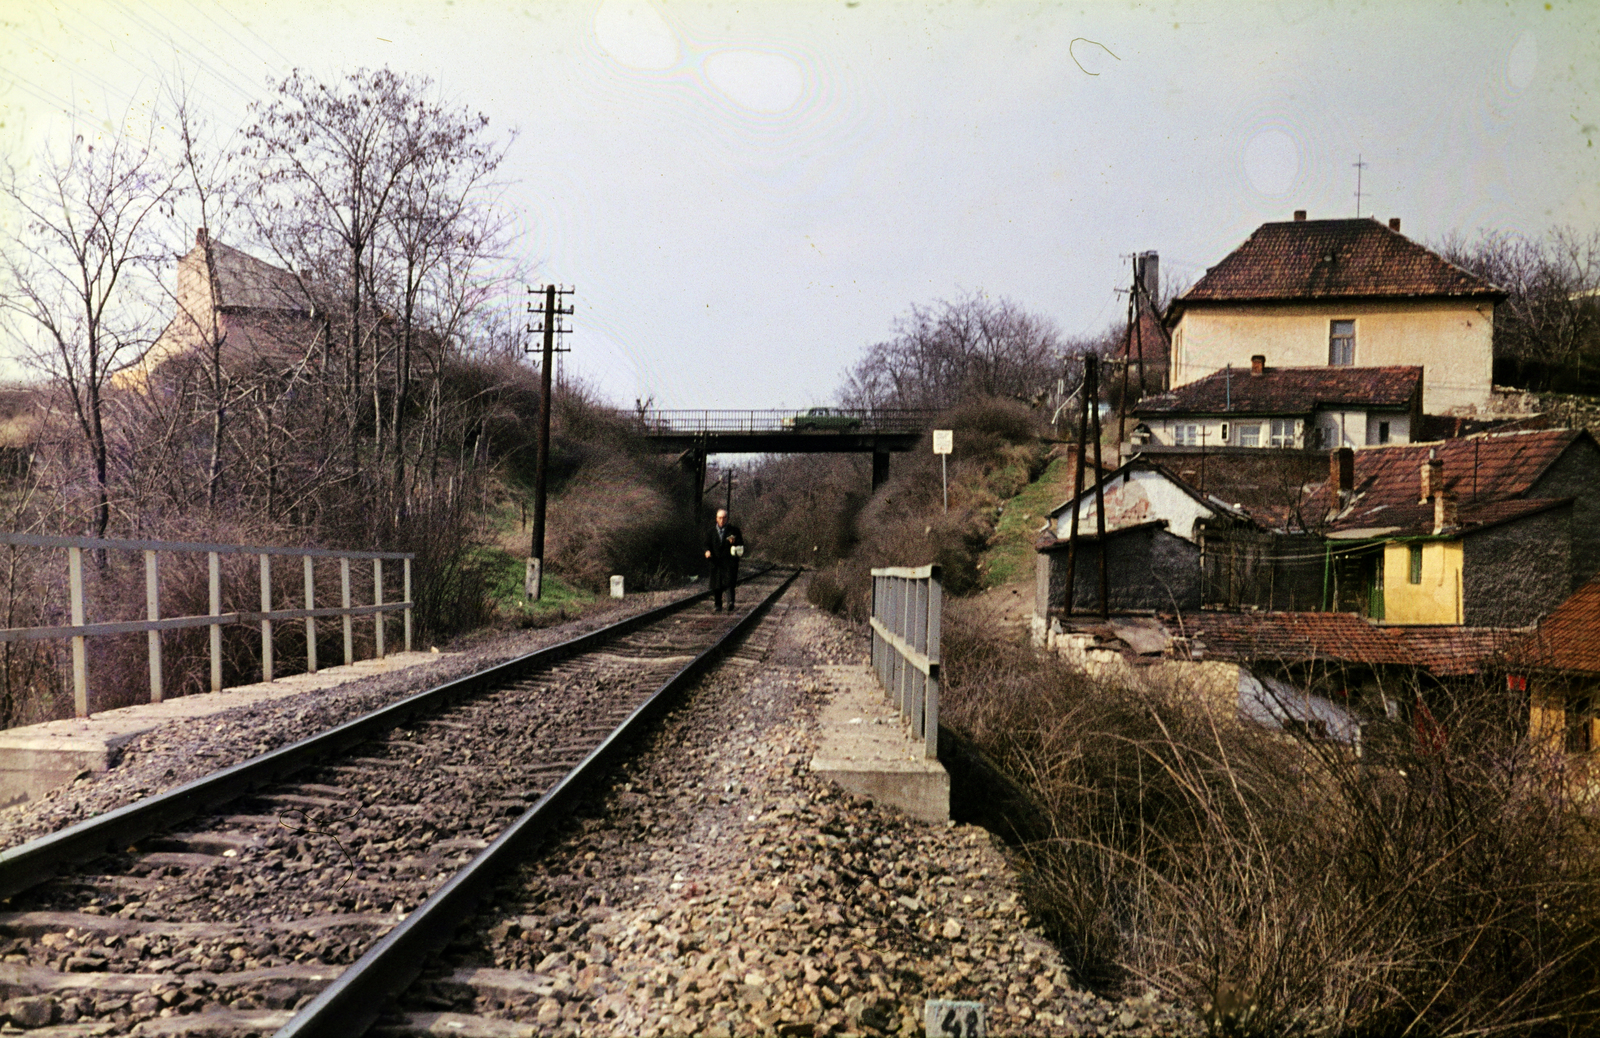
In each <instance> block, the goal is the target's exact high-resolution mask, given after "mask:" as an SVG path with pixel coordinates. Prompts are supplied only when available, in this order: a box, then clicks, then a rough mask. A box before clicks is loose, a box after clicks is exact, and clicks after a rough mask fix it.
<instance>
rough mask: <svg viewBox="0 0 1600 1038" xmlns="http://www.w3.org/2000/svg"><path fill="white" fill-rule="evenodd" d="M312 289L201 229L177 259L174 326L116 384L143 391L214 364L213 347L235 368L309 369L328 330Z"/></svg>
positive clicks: (119, 374)
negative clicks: (183, 369) (173, 373)
mask: <svg viewBox="0 0 1600 1038" xmlns="http://www.w3.org/2000/svg"><path fill="white" fill-rule="evenodd" d="M313 291H314V289H313V286H312V285H311V284H310V283H309V281H308V280H307V279H305V278H303V277H301V276H300V275H297V274H295V273H293V272H292V271H289V270H285V269H284V268H282V267H278V266H274V265H273V264H271V263H267V262H265V261H264V260H260V259H257V258H256V257H254V256H251V255H250V254H249V253H246V252H242V251H240V250H239V249H235V248H233V247H232V246H229V245H225V244H223V243H222V242H220V241H216V240H214V239H212V238H211V237H210V236H209V235H208V233H207V231H206V229H205V228H204V227H202V228H200V229H199V230H197V231H196V232H195V243H194V247H193V248H191V249H190V250H189V251H188V252H187V253H185V254H184V255H183V256H182V257H180V258H179V260H178V269H177V284H176V291H175V292H174V294H173V296H172V299H173V302H174V304H175V306H174V310H175V313H174V315H173V317H172V320H171V321H169V322H168V324H167V326H166V328H165V329H163V330H162V332H161V335H160V336H159V337H158V338H157V339H156V341H155V342H154V343H153V344H152V345H151V346H150V348H149V349H147V350H146V351H145V352H144V353H143V354H142V355H141V356H140V357H139V358H138V359H137V360H135V361H134V362H133V363H131V364H129V365H128V366H127V367H124V368H122V369H121V370H119V371H117V372H114V373H113V374H112V376H111V384H112V386H113V387H114V388H117V389H131V390H140V391H143V390H145V389H147V388H148V386H149V385H150V381H151V379H152V378H153V377H154V376H155V375H156V373H157V372H158V371H159V370H160V369H161V368H162V367H164V366H165V365H169V364H182V363H184V362H186V361H195V360H199V359H205V358H208V357H209V355H210V353H211V351H212V348H213V347H214V346H215V347H217V348H218V349H219V352H220V358H219V359H220V360H221V362H222V365H223V366H224V367H225V368H228V369H230V370H238V369H240V368H242V367H256V366H260V365H262V364H265V365H268V366H270V367H275V368H282V367H292V366H295V365H297V364H303V363H305V362H306V361H307V359H308V358H309V357H311V356H312V355H313V353H314V352H315V350H316V349H317V348H318V347H319V346H320V345H321V343H322V337H323V336H324V334H325V332H326V326H325V324H324V323H323V321H322V320H321V318H320V317H319V316H318V314H317V309H318V307H317V303H316V301H315V300H314V299H313V296H312V293H313Z"/></svg>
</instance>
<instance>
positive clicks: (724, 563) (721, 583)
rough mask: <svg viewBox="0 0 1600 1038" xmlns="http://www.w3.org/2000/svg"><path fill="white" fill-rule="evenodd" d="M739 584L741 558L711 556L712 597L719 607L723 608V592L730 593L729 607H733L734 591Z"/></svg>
mask: <svg viewBox="0 0 1600 1038" xmlns="http://www.w3.org/2000/svg"><path fill="white" fill-rule="evenodd" d="M738 584H739V560H738V559H735V558H720V559H719V558H717V557H716V556H715V555H713V556H711V597H712V598H713V599H715V600H716V603H717V608H718V609H721V608H722V594H723V592H724V591H726V592H727V594H728V608H729V609H732V608H733V592H734V588H736V587H737V586H738Z"/></svg>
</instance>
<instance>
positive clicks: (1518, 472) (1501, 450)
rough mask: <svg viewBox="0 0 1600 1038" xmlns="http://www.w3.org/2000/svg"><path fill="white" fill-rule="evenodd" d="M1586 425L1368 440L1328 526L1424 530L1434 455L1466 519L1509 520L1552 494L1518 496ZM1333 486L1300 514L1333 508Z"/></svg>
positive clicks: (1429, 522) (1544, 504)
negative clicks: (1425, 479) (1427, 471)
mask: <svg viewBox="0 0 1600 1038" xmlns="http://www.w3.org/2000/svg"><path fill="white" fill-rule="evenodd" d="M1587 435H1588V434H1587V433H1585V432H1584V431H1583V430H1581V429H1542V430H1537V431H1533V432H1519V433H1505V434H1498V435H1497V434H1492V433H1491V434H1485V435H1478V436H1468V437H1464V438H1461V439H1456V440H1444V441H1442V442H1440V443H1420V444H1417V443H1413V444H1399V445H1395V446H1389V447H1367V448H1363V449H1361V450H1358V451H1356V452H1355V481H1354V489H1353V491H1352V493H1351V497H1350V501H1349V502H1348V504H1347V505H1346V506H1345V507H1344V508H1343V509H1342V510H1341V511H1340V512H1339V516H1338V518H1337V519H1335V520H1334V521H1333V523H1332V524H1331V527H1332V529H1333V530H1335V531H1339V530H1344V531H1350V530H1362V529H1383V528H1391V527H1397V528H1400V529H1402V530H1420V529H1421V528H1423V527H1426V528H1427V530H1428V531H1429V532H1431V530H1432V527H1433V506H1432V504H1431V503H1426V504H1425V503H1423V502H1422V501H1421V495H1422V466H1423V465H1425V464H1426V463H1427V461H1428V459H1429V457H1430V456H1432V457H1434V458H1436V459H1437V460H1439V461H1441V462H1443V463H1444V474H1443V479H1444V489H1445V490H1446V491H1448V492H1450V493H1453V494H1454V495H1455V496H1456V501H1457V503H1458V507H1459V511H1460V517H1461V521H1462V523H1463V524H1464V525H1480V526H1481V525H1484V524H1487V523H1494V522H1504V521H1506V520H1507V519H1511V518H1517V517H1520V516H1522V515H1526V514H1529V513H1530V512H1533V511H1537V510H1539V509H1540V508H1548V507H1552V506H1553V505H1554V504H1555V502H1553V501H1551V500H1548V499H1540V500H1528V501H1523V500H1519V499H1521V498H1523V497H1524V495H1526V494H1527V493H1528V492H1529V491H1530V490H1531V489H1532V488H1533V485H1534V483H1536V482H1537V481H1538V480H1539V477H1541V476H1542V475H1544V473H1545V471H1546V470H1547V469H1549V467H1550V466H1551V465H1552V464H1554V463H1555V461H1556V459H1557V458H1559V457H1561V455H1562V454H1563V453H1565V452H1566V450H1567V449H1568V448H1569V447H1571V446H1572V445H1573V444H1574V443H1576V442H1577V441H1578V440H1579V439H1580V438H1583V437H1585V436H1587ZM1329 503H1330V491H1329V487H1328V484H1327V483H1326V482H1324V483H1323V485H1322V486H1321V487H1319V488H1318V489H1317V490H1316V492H1315V493H1313V494H1312V496H1311V499H1310V500H1309V501H1308V503H1307V505H1306V507H1305V509H1304V510H1303V514H1305V515H1309V516H1323V515H1326V514H1328V511H1329Z"/></svg>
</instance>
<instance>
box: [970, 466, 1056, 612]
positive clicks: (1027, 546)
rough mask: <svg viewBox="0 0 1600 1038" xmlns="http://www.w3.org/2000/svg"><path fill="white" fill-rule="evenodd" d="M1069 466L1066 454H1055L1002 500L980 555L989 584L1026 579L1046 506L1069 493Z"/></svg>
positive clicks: (1050, 507) (1049, 507) (1054, 503)
mask: <svg viewBox="0 0 1600 1038" xmlns="http://www.w3.org/2000/svg"><path fill="white" fill-rule="evenodd" d="M1072 476H1073V470H1072V466H1071V464H1069V462H1068V459H1066V458H1056V459H1055V460H1054V461H1052V462H1050V464H1049V465H1048V466H1047V467H1046V468H1045V470H1044V472H1042V473H1040V475H1039V478H1038V479H1036V480H1034V481H1033V482H1032V483H1029V484H1027V485H1026V486H1024V487H1023V488H1022V489H1021V490H1020V491H1018V492H1017V494H1016V496H1014V497H1012V498H1010V499H1009V500H1007V501H1006V502H1005V505H1004V507H1003V510H1002V511H1001V513H1000V521H999V522H998V523H996V524H995V531H994V536H993V537H992V538H991V539H990V542H989V545H990V546H989V549H988V551H987V552H986V553H985V555H984V561H985V562H986V563H987V565H986V566H985V570H984V571H985V572H986V573H987V574H988V576H987V583H988V585H989V586H990V587H998V586H999V585H1001V584H1009V583H1011V582H1013V581H1016V580H1026V579H1027V578H1028V577H1030V576H1031V575H1032V574H1033V555H1034V550H1033V544H1034V540H1035V539H1036V538H1037V537H1038V536H1039V527H1040V526H1042V525H1043V524H1044V515H1045V513H1046V512H1048V511H1049V510H1050V509H1052V508H1054V507H1056V506H1057V505H1059V504H1061V502H1063V501H1065V500H1067V499H1068V498H1070V497H1071V496H1072Z"/></svg>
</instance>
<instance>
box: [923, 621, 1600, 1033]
mask: <svg viewBox="0 0 1600 1038" xmlns="http://www.w3.org/2000/svg"><path fill="white" fill-rule="evenodd" d="M944 631H945V637H944V644H943V658H944V673H945V679H946V681H945V692H944V699H943V710H944V715H943V716H944V718H945V720H946V721H947V723H948V724H950V725H951V726H952V728H954V729H956V730H958V731H960V732H962V733H964V734H965V735H967V736H968V737H970V738H971V740H972V741H973V742H974V743H975V744H976V745H977V746H978V747H979V748H980V749H981V750H982V751H983V752H984V753H985V754H987V755H988V757H989V758H990V759H991V760H993V761H994V762H995V763H996V765H997V766H998V767H999V768H1000V769H1001V770H1002V771H1003V772H1005V773H1006V774H1009V775H1010V776H1012V777H1013V778H1014V779H1015V780H1016V781H1018V782H1019V783H1020V784H1022V785H1023V786H1024V787H1025V788H1026V789H1027V790H1028V792H1029V794H1030V796H1031V798H1032V800H1033V802H1034V804H1035V805H1036V807H1037V811H1038V817H1037V818H1035V819H1033V820H1032V823H1031V825H1029V826H1017V825H1013V827H1012V835H1013V836H1015V837H1017V838H1018V840H1019V842H1018V853H1019V856H1020V857H1021V859H1022V862H1023V866H1024V884H1025V890H1026V895H1027V897H1028V900H1029V902H1030V907H1031V910H1032V911H1033V912H1034V914H1035V915H1036V916H1037V917H1038V918H1040V919H1041V920H1042V921H1043V922H1044V924H1045V925H1046V927H1047V929H1048V930H1049V932H1050V933H1051V935H1052V937H1053V938H1054V939H1055V940H1056V941H1057V942H1058V943H1059V944H1060V946H1061V947H1062V949H1063V951H1064V952H1065V953H1066V954H1067V956H1068V958H1069V961H1070V962H1071V964H1072V966H1073V968H1074V970H1075V971H1076V972H1077V973H1078V975H1079V977H1080V978H1081V979H1083V980H1084V981H1086V982H1088V983H1091V984H1093V985H1095V986H1097V987H1100V988H1102V989H1105V990H1109V991H1115V990H1116V989H1118V988H1125V987H1135V986H1139V985H1149V986H1152V987H1154V988H1157V989H1159V990H1161V991H1163V992H1165V993H1166V994H1167V995H1169V996H1171V997H1175V998H1178V999H1181V1000H1184V1001H1186V1002H1187V1003H1188V1004H1190V1005H1192V1006H1194V1007H1195V1008H1196V1009H1197V1010H1198V1011H1200V1012H1201V1013H1202V1015H1204V1016H1205V1017H1206V1018H1207V1019H1208V1021H1209V1022H1210V1024H1211V1026H1212V1029H1213V1031H1214V1032H1215V1033H1219V1034H1237V1035H1247V1034H1252V1035H1253V1034H1260V1035H1267V1034H1401V1033H1423V1034H1451V1033H1469V1032H1470V1033H1483V1034H1489V1033H1515V1034H1528V1035H1544V1034H1551V1035H1555V1034H1560V1035H1567V1034H1577V1033H1587V1032H1588V1031H1589V1030H1590V1029H1592V1028H1593V1027H1594V1026H1595V1024H1596V1022H1597V1021H1600V965H1597V964H1600V947H1597V944H1596V942H1597V939H1600V863H1597V860H1596V858H1595V856H1594V854H1593V848H1594V847H1595V846H1596V843H1595V833H1594V832H1593V829H1592V825H1591V820H1590V819H1589V818H1588V817H1587V816H1585V815H1583V814H1581V813H1579V812H1577V811H1575V810H1574V809H1573V805H1572V804H1571V803H1569V802H1566V801H1565V800H1564V799H1563V797H1562V795H1561V794H1560V792H1559V791H1560V789H1561V788H1562V786H1561V784H1560V781H1559V779H1560V776H1559V774H1558V773H1557V771H1556V770H1555V769H1553V768H1552V767H1551V764H1550V762H1549V761H1548V760H1544V759H1541V758H1540V756H1539V755H1538V754H1537V753H1535V752H1534V751H1533V750H1532V749H1531V748H1530V747H1529V745H1528V744H1527V742H1526V741H1525V740H1524V739H1523V738H1522V737H1521V736H1520V735H1519V731H1520V729H1521V726H1520V725H1518V724H1517V723H1515V717H1516V715H1517V714H1518V713H1519V711H1520V712H1525V711H1526V704H1519V703H1517V702H1515V701H1514V700H1509V699H1507V698H1506V697H1504V696H1500V695H1497V694H1495V693H1494V692H1493V691H1492V690H1489V689H1480V690H1477V691H1476V692H1475V693H1474V694H1473V695H1470V696H1461V697H1457V698H1455V699H1451V700H1449V701H1444V702H1440V703H1439V706H1438V709H1436V710H1435V714H1436V716H1437V717H1438V719H1439V721H1440V723H1441V724H1442V725H1443V726H1444V727H1445V729H1446V730H1447V731H1448V732H1449V733H1450V736H1449V741H1448V746H1447V748H1446V750H1445V751H1444V752H1442V753H1441V752H1437V751H1436V750H1435V749H1434V748H1433V745H1432V743H1431V742H1430V741H1429V740H1425V739H1417V738H1411V739H1409V740H1407V739H1403V738H1392V739H1390V740H1388V743H1387V746H1388V749H1387V753H1386V755H1385V757H1386V759H1384V760H1383V761H1381V762H1373V761H1371V760H1363V759H1358V758H1357V757H1355V756H1354V755H1352V754H1351V753H1350V752H1349V751H1348V750H1347V749H1346V748H1344V747H1342V746H1338V745H1336V744H1329V743H1321V742H1310V741H1301V740H1297V739H1294V738H1290V737H1287V736H1284V735H1281V734H1276V733H1272V732H1268V731H1266V730H1264V729H1261V728H1257V727H1255V726H1251V725H1246V724H1241V723H1239V722H1237V721H1236V720H1235V719H1234V718H1233V717H1231V716H1227V717H1223V716H1213V715H1211V714H1209V713H1208V712H1207V711H1206V710H1205V709H1204V707H1203V706H1202V705H1201V704H1200V703H1198V702H1197V701H1195V700H1193V699H1190V698H1187V697H1185V696H1182V695H1177V694H1163V693H1160V692H1150V691H1136V690H1130V689H1125V688H1112V687H1106V686H1102V685H1097V684H1095V683H1093V682H1091V681H1089V680H1088V679H1086V678H1084V677H1083V676H1082V675H1080V674H1076V673H1073V672H1071V671H1068V670H1067V669H1066V668H1065V667H1064V666H1063V665H1062V664H1061V663H1060V661H1059V660H1057V659H1055V658H1053V657H1042V656H1040V655H1038V654H1036V653H1035V652H1034V651H1033V650H1031V649H1029V648H1028V647H1026V646H1024V645H1019V644H1015V643H1013V642H1011V641H1009V640H1007V639H1006V638H1005V637H1002V636H1000V635H997V634H994V633H991V632H989V631H987V630H986V629H985V628H984V627H983V625H982V620H981V618H979V617H977V616H975V615H970V614H968V613H966V612H964V611H963V609H962V604H961V603H959V602H955V603H952V604H951V608H950V611H949V612H948V613H947V617H946V624H945V628H944Z"/></svg>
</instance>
